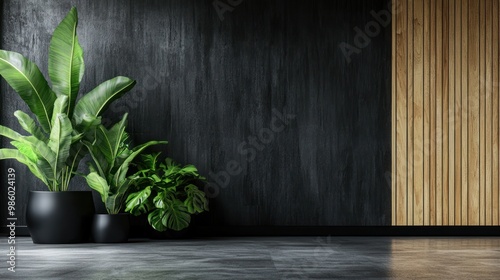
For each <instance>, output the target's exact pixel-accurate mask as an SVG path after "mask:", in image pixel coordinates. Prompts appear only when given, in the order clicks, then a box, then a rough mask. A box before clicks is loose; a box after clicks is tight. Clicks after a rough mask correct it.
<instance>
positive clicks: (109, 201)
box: [84, 114, 168, 214]
mask: <svg viewBox="0 0 500 280" xmlns="http://www.w3.org/2000/svg"><path fill="white" fill-rule="evenodd" d="M126 126H127V114H125V115H124V116H123V118H122V120H121V121H120V122H119V123H117V124H115V125H114V126H113V127H111V128H110V129H109V130H108V129H106V128H105V127H104V126H103V125H100V126H99V127H98V128H97V130H96V132H95V140H94V142H87V141H84V144H85V146H87V148H88V150H89V151H90V155H91V156H92V162H90V163H89V169H90V172H89V174H88V175H86V176H85V179H86V180H87V183H88V185H89V186H90V187H91V188H92V189H94V190H96V191H97V192H98V193H99V194H100V195H101V198H102V202H103V203H104V204H105V206H106V210H107V212H108V213H109V214H118V213H120V210H122V207H123V205H124V202H125V199H126V195H127V191H128V189H129V187H130V185H131V184H132V181H133V180H132V179H131V178H129V177H127V172H128V170H129V167H130V164H131V163H132V161H133V160H134V158H136V157H137V156H138V155H139V154H140V153H141V152H142V151H143V150H144V149H146V148H147V147H149V146H152V145H157V144H167V143H168V142H167V141H149V142H147V143H145V144H142V145H139V146H137V147H135V148H133V149H130V148H129V144H128V139H129V136H128V134H127V132H126V131H125V128H126Z"/></svg>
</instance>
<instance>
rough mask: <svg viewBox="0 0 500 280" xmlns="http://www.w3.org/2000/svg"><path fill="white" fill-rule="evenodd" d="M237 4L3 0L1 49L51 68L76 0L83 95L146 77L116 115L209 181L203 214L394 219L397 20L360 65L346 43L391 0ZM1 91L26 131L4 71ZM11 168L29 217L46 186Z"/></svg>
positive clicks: (242, 218) (272, 219)
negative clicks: (60, 28)
mask: <svg viewBox="0 0 500 280" xmlns="http://www.w3.org/2000/svg"><path fill="white" fill-rule="evenodd" d="M230 2H231V1H230ZM232 2H233V3H238V2H241V4H239V5H237V6H236V7H232V8H231V11H225V12H222V11H221V10H219V12H218V11H217V10H216V8H215V7H214V4H213V1H211V0H210V1H201V0H175V1H174V0H171V1H160V0H156V1H153V0H146V1H123V0H122V1H118V0H113V1H84V0H81V1H63V0H56V1H39V0H29V1H15V0H4V1H3V5H2V7H3V8H2V13H1V48H2V49H6V50H14V51H17V52H20V53H22V54H24V55H25V56H27V57H29V58H30V59H32V60H33V61H35V62H36V63H37V64H38V65H39V67H40V68H41V69H42V71H43V72H44V74H45V75H46V76H48V75H47V71H46V69H47V51H48V46H49V42H50V36H51V34H52V31H53V30H54V28H55V27H56V26H57V24H58V23H59V22H60V20H62V18H63V17H64V16H65V14H66V13H67V12H68V11H69V9H70V7H71V6H77V8H78V12H79V16H80V25H79V29H78V33H79V39H80V42H81V44H82V47H83V49H84V52H85V61H86V72H85V77H84V79H83V83H82V87H81V92H87V91H89V90H91V89H92V88H93V87H94V86H96V85H97V84H98V83H100V82H102V81H104V80H106V79H109V78H112V77H114V76H116V75H125V76H129V77H132V78H134V79H136V80H137V82H138V85H137V87H136V89H135V90H133V91H132V92H131V93H129V94H128V95H127V97H126V98H124V99H123V100H121V101H120V102H118V103H117V104H115V106H113V107H112V108H111V109H110V110H109V113H108V115H107V118H108V119H109V120H111V121H114V120H117V119H118V117H120V116H121V115H122V114H123V113H124V112H129V113H130V123H129V131H130V133H131V134H132V136H133V139H134V141H135V142H136V143H140V142H143V141H147V140H152V139H167V140H169V141H170V144H169V145H168V147H166V148H165V149H164V151H165V152H166V153H167V154H168V155H170V156H172V157H174V158H176V159H177V160H179V161H181V162H184V163H193V164H195V165H196V166H198V167H199V168H200V170H201V171H202V173H203V174H205V175H207V176H208V177H209V178H211V181H212V182H213V184H212V187H211V190H212V191H216V193H215V194H214V195H213V198H212V199H211V211H210V213H209V214H207V215H205V216H203V217H202V218H201V224H205V225H216V226H217V225H220V226H237V225H252V226H267V225H277V226H280V225H288V226H333V225H336V226H339V225H390V216H391V215H390V213H391V204H390V203H391V199H390V198H391V193H390V178H389V177H388V175H387V174H389V171H390V161H391V153H390V147H391V143H390V141H391V140H390V139H391V124H390V118H391V110H390V108H391V94H390V65H391V62H390V61H391V41H390V40H391V28H390V25H389V26H388V27H386V28H380V31H379V32H378V33H377V32H376V31H377V30H376V28H374V29H372V31H373V32H375V34H372V36H373V38H371V41H370V42H366V43H367V44H366V46H364V45H363V46H360V45H359V44H358V47H363V48H360V49H359V50H357V52H356V53H353V54H352V55H351V56H350V57H349V58H350V61H349V60H348V59H346V57H345V55H344V54H343V52H342V50H341V48H340V47H339V44H341V43H343V42H344V43H347V44H350V45H352V46H355V40H354V39H355V38H356V37H355V36H356V31H355V27H358V28H360V29H364V28H365V27H366V26H367V24H368V25H369V24H370V22H372V23H373V20H374V17H373V15H372V14H371V13H370V11H372V10H373V11H377V12H378V11H382V10H387V0H376V1H373V0H350V1H332V0H324V1H287V0H275V1H264V0H262V1H250V0H246V1H245V0H244V1H232ZM220 3H227V2H226V0H221V1H220V2H216V4H218V6H219V9H222V8H223V6H221V4H220ZM226 8H227V7H226ZM219 14H221V16H219ZM221 18H223V20H222V19H221ZM358 39H359V38H358ZM358 43H359V42H358ZM0 98H1V108H2V110H1V119H0V121H1V123H2V124H3V125H7V126H9V127H14V128H16V129H18V125H17V122H16V120H15V118H14V117H13V113H14V111H15V110H16V109H26V108H27V107H26V106H25V105H24V104H23V103H22V101H21V99H20V98H19V97H18V96H17V95H16V94H15V93H14V92H13V90H12V89H11V88H10V87H8V86H7V84H6V83H5V82H4V81H3V80H2V82H1V94H0ZM286 116H288V118H286ZM283 118H285V120H284V121H283ZM254 142H255V143H254ZM263 142H264V143H263ZM6 146H8V142H7V141H6V140H5V139H3V140H2V147H6ZM8 167H14V168H16V170H17V175H18V176H17V186H18V187H17V205H18V207H17V215H18V217H19V224H20V225H23V224H24V211H25V205H26V198H27V194H28V192H29V190H43V189H44V188H43V186H42V185H41V183H40V182H38V181H37V180H36V179H34V177H33V176H32V175H31V174H30V173H29V172H28V171H27V168H24V167H23V166H21V165H20V164H18V163H16V162H10V161H8V162H7V161H4V162H2V163H0V174H1V175H2V177H1V178H0V179H1V181H0V182H1V184H2V185H3V186H5V182H6V173H7V168H8ZM231 173H232V174H233V175H231ZM210 174H211V176H210ZM73 189H74V190H84V189H86V187H85V184H84V182H83V180H81V179H77V180H75V181H74V185H73ZM0 192H1V197H2V198H3V200H2V202H3V203H2V204H1V205H0V207H1V208H0V218H1V219H2V220H5V219H4V217H5V215H6V210H4V209H5V208H6V206H5V196H6V195H5V192H6V187H3V188H0ZM96 202H99V199H96Z"/></svg>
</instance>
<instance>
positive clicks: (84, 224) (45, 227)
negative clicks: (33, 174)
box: [26, 191, 95, 244]
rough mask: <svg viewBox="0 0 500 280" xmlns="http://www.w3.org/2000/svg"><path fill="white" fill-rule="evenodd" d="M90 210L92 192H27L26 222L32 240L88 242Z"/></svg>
mask: <svg viewBox="0 0 500 280" xmlns="http://www.w3.org/2000/svg"><path fill="white" fill-rule="evenodd" d="M94 213H95V210H94V201H93V200H92V192H89V191H66V192H47V191H31V192H30V194H29V197H28V206H27V209H26V223H27V225H28V230H29V232H30V234H31V238H32V239H33V243H41V244H63V243H83V242H88V241H89V238H90V228H91V223H92V217H93V215H94Z"/></svg>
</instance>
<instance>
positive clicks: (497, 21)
mask: <svg viewBox="0 0 500 280" xmlns="http://www.w3.org/2000/svg"><path fill="white" fill-rule="evenodd" d="M492 11H493V18H492V21H493V23H492V25H493V31H492V34H493V37H492V40H493V42H492V43H493V58H492V61H493V70H492V72H493V73H492V74H493V75H492V76H493V85H492V89H493V131H492V134H493V139H492V150H493V152H492V161H493V162H492V170H493V179H492V185H493V206H492V208H493V217H492V219H493V225H498V224H500V214H499V212H500V203H499V202H500V191H499V188H500V180H499V179H500V178H499V176H500V174H499V173H500V171H499V170H500V166H499V163H500V149H499V148H500V147H499V145H500V143H499V140H500V139H499V137H500V118H499V114H500V113H499V112H500V103H499V98H500V96H499V95H500V92H499V88H500V71H499V68H498V67H499V63H500V62H499V60H500V53H499V44H498V42H499V32H500V16H498V17H497V18H495V15H500V5H499V1H493V8H492ZM495 186H497V187H495Z"/></svg>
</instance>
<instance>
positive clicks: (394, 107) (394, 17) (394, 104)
mask: <svg viewBox="0 0 500 280" xmlns="http://www.w3.org/2000/svg"><path fill="white" fill-rule="evenodd" d="M391 12H392V24H391V26H392V86H391V93H392V103H391V104H392V110H391V113H392V117H391V122H392V137H391V145H392V165H391V190H392V192H391V196H392V200H391V201H392V203H391V205H392V212H391V221H392V222H391V223H392V225H397V222H396V209H397V207H396V203H397V201H396V193H397V190H396V178H397V174H396V166H397V163H398V162H399V161H400V160H397V159H396V155H397V149H396V110H397V99H396V84H397V83H396V59H397V56H396V53H397V49H396V24H394V23H395V22H396V21H397V13H396V5H392V11H391Z"/></svg>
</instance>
